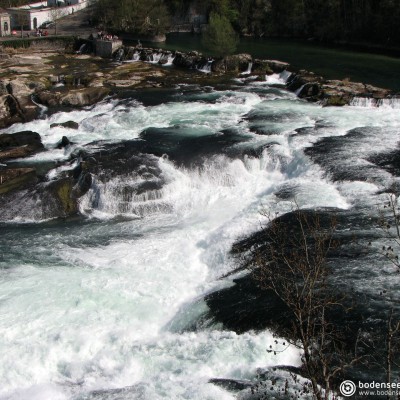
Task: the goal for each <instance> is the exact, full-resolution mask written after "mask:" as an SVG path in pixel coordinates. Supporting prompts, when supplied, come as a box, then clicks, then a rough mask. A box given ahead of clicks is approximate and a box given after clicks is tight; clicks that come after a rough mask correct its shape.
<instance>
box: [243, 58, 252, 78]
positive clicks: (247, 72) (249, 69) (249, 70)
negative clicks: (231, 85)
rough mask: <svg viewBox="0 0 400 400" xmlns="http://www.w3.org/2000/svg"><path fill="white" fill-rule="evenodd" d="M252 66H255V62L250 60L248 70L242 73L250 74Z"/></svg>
mask: <svg viewBox="0 0 400 400" xmlns="http://www.w3.org/2000/svg"><path fill="white" fill-rule="evenodd" d="M252 68H253V63H252V62H251V61H250V62H249V65H248V66H247V70H246V71H244V72H242V73H241V74H240V75H250V74H251V69H252Z"/></svg>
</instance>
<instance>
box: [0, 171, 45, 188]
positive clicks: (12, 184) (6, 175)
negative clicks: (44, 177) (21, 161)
mask: <svg viewBox="0 0 400 400" xmlns="http://www.w3.org/2000/svg"><path fill="white" fill-rule="evenodd" d="M36 181H37V177H36V170H35V169H34V168H7V169H0V195H4V194H6V193H8V192H11V191H13V190H16V189H21V188H25V187H26V186H29V185H34V184H35V183H36Z"/></svg>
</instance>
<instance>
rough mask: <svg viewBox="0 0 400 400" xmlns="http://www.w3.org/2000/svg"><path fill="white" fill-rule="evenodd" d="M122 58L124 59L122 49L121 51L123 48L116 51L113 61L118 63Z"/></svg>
mask: <svg viewBox="0 0 400 400" xmlns="http://www.w3.org/2000/svg"><path fill="white" fill-rule="evenodd" d="M123 57H124V49H123V48H120V49H119V50H117V52H116V53H115V56H114V60H115V61H118V62H121V61H122V59H123Z"/></svg>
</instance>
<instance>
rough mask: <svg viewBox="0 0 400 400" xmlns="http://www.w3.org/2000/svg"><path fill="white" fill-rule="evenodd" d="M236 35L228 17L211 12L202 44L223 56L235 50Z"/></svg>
mask: <svg viewBox="0 0 400 400" xmlns="http://www.w3.org/2000/svg"><path fill="white" fill-rule="evenodd" d="M236 44H237V35H236V33H235V31H234V30H233V28H232V25H231V23H230V22H229V20H228V18H226V17H224V16H222V15H220V14H217V13H214V12H213V13H211V15H210V21H209V25H208V27H207V30H206V31H205V33H204V34H203V45H204V47H205V48H207V49H208V50H210V51H211V52H212V53H213V54H216V55H219V56H225V55H228V54H232V53H234V51H235V50H236Z"/></svg>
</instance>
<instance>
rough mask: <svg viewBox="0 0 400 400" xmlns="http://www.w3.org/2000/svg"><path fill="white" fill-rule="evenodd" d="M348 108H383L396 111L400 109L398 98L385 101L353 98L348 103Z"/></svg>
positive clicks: (399, 99)
mask: <svg viewBox="0 0 400 400" xmlns="http://www.w3.org/2000/svg"><path fill="white" fill-rule="evenodd" d="M350 106H353V107H367V108H375V107H383V108H390V109H394V110H396V109H400V98H397V97H393V98H387V99H373V98H366V97H354V98H353V99H352V100H351V102H350Z"/></svg>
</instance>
